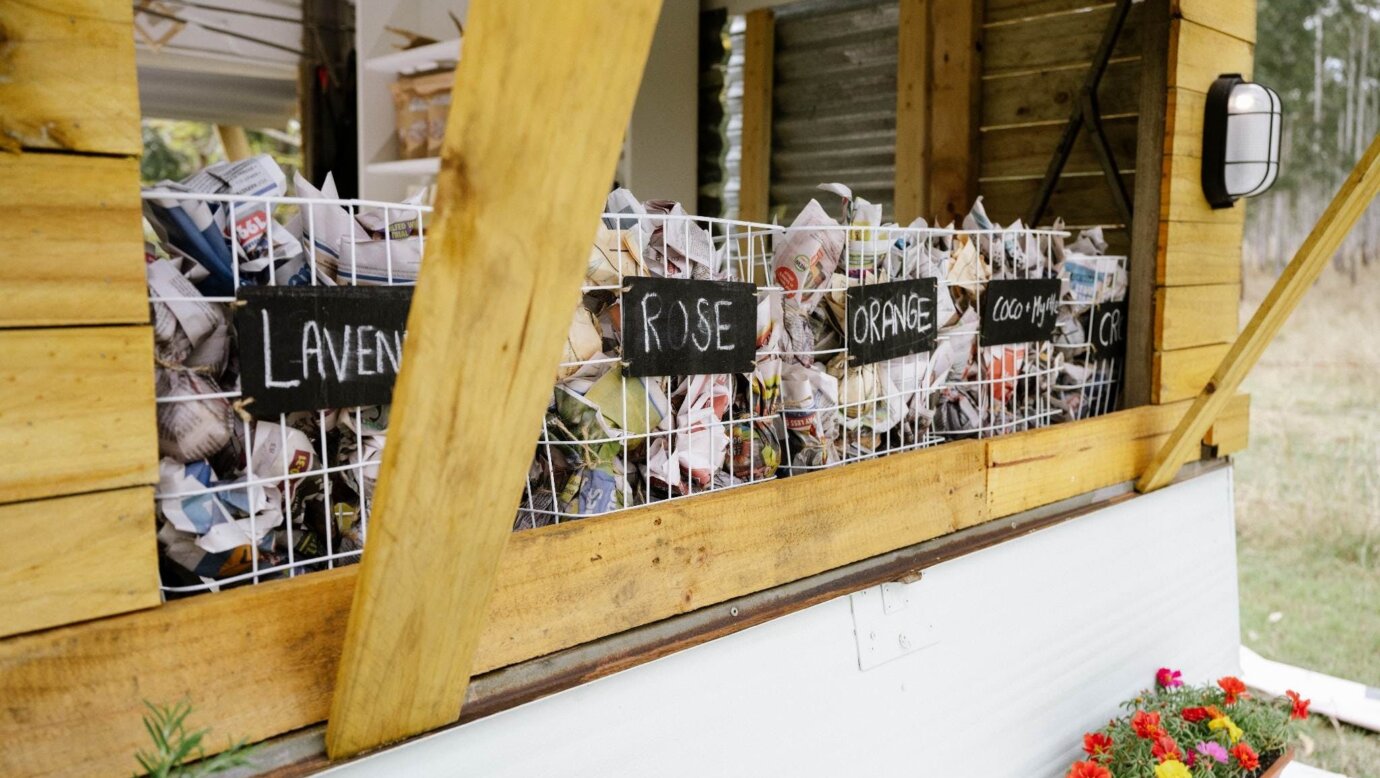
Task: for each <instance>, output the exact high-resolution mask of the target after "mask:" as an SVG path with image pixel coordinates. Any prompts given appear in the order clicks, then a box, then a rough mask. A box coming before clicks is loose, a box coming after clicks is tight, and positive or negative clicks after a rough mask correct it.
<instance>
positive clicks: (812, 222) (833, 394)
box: [773, 202, 946, 474]
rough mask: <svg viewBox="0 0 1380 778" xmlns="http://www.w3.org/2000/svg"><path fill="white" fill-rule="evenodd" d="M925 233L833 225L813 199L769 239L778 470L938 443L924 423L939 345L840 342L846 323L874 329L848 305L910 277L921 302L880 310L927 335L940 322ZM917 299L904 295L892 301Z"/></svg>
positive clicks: (930, 242)
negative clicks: (775, 310) (776, 316)
mask: <svg viewBox="0 0 1380 778" xmlns="http://www.w3.org/2000/svg"><path fill="white" fill-rule="evenodd" d="M935 235H936V233H935V232H934V231H930V230H921V229H911V228H900V227H877V226H857V225H854V226H849V225H846V224H845V225H840V224H837V223H836V222H834V220H833V219H831V218H829V217H828V216H826V215H825V214H824V211H823V209H822V208H821V207H820V206H819V205H818V203H817V202H811V204H810V205H809V206H808V207H807V208H806V209H805V210H804V211H803V212H802V213H801V214H800V216H799V217H798V218H797V219H796V220H795V221H794V222H793V223H792V225H791V226H790V227H788V228H786V229H784V230H781V231H779V233H778V234H777V235H776V240H775V251H774V261H773V267H774V273H775V274H776V277H777V279H778V283H780V284H782V285H784V286H786V287H788V291H787V292H786V294H785V299H784V319H785V321H784V323H785V329H786V338H785V342H786V344H787V347H786V350H785V351H784V352H783V356H784V357H785V366H784V368H783V371H782V395H783V397H784V407H783V409H782V418H783V421H784V427H785V434H784V435H783V438H784V440H785V443H786V460H785V461H786V465H785V467H786V471H787V472H788V473H790V474H800V473H805V472H810V471H813V470H820V469H824V468H829V467H835V466H837V465H841V464H845V463H848V462H856V461H860V460H863V459H869V458H872V457H876V456H882V455H885V454H892V453H897V452H901V451H907V450H911V449H915V448H922V447H925V446H929V445H933V444H935V443H938V442H941V441H942V438H940V437H938V436H936V435H935V434H933V429H932V421H933V417H934V398H935V396H936V393H937V392H938V390H939V388H940V386H941V385H942V383H943V381H944V380H945V374H946V370H945V368H944V366H943V365H942V364H939V360H942V358H943V353H944V350H943V348H942V347H939V348H926V349H925V350H923V351H918V352H914V353H905V354H902V355H899V356H894V357H891V358H881V359H879V358H878V356H879V355H877V354H871V355H864V354H863V353H860V352H862V351H863V350H864V349H863V346H864V344H861V343H858V342H855V341H853V340H850V338H849V331H850V322H853V324H852V325H851V326H852V327H853V328H854V329H855V330H860V329H866V328H867V327H873V329H874V330H875V325H876V323H877V322H876V321H875V319H876V318H877V317H870V318H869V312H868V311H866V310H862V311H860V310H858V309H859V307H861V306H866V305H867V303H866V302H861V301H863V300H866V299H868V298H867V295H869V294H872V295H880V296H881V298H882V299H887V300H888V301H891V300H892V299H893V298H890V297H888V295H887V294H886V293H883V292H882V291H881V290H883V289H886V288H888V287H892V288H894V287H895V286H896V285H897V282H904V281H916V280H930V281H932V286H931V288H930V294H929V297H928V298H927V299H929V302H924V301H920V305H919V307H918V308H915V309H910V310H905V311H904V312H902V308H901V307H900V306H891V307H890V310H891V312H892V313H893V315H894V314H896V313H900V317H899V318H910V319H911V323H912V324H915V325H918V328H921V329H928V330H929V331H930V334H931V337H936V336H937V331H938V325H939V324H940V322H939V321H938V319H937V318H936V317H937V315H938V311H937V310H935V306H934V304H933V300H937V299H938V298H939V297H940V296H941V295H942V294H943V290H942V288H940V280H939V278H940V272H941V271H940V268H939V267H938V266H937V265H936V264H935V261H934V260H935V256H936V255H935V253H934V251H933V250H934V248H935ZM908 288H909V289H912V290H913V289H915V288H916V287H915V286H911V287H908ZM854 294H856V295H857V297H854V296H852V295H854ZM923 297H924V295H923V294H922V293H916V292H913V291H912V292H906V293H904V294H903V295H902V296H901V297H897V298H894V299H895V300H897V301H900V300H908V299H912V300H919V298H923ZM874 299H875V298H874ZM855 318H856V319H857V321H856V322H855V321H854V320H855ZM888 323H890V324H892V325H893V326H892V327H891V332H892V333H896V332H899V331H900V330H901V329H902V327H901V325H900V324H897V322H896V321H895V318H893V320H892V321H891V322H886V321H884V322H883V323H882V330H886V329H887V326H886V325H887V324H888ZM859 324H862V326H861V327H859ZM909 331H910V332H914V331H915V329H910V330H909ZM874 345H875V344H874Z"/></svg>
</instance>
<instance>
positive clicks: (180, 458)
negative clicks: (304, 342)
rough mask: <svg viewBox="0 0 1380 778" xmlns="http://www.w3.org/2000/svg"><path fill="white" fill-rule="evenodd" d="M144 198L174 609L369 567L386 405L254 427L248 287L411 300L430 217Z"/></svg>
mask: <svg viewBox="0 0 1380 778" xmlns="http://www.w3.org/2000/svg"><path fill="white" fill-rule="evenodd" d="M298 186H299V190H300V189H302V188H303V184H302V183H301V182H300V181H299V184H298ZM143 197H144V202H145V216H146V218H145V247H146V260H147V262H148V278H149V293H150V304H151V308H152V314H153V321H154V331H155V342H156V352H157V361H158V364H157V367H156V371H157V381H156V385H157V395H158V396H157V403H158V431H159V449H160V458H161V459H160V481H159V485H158V489H157V492H156V499H157V503H158V514H159V519H160V529H159V534H158V537H159V545H160V547H161V549H162V552H163V554H162V559H161V570H162V576H163V592H164V594H165V596H179V595H183V594H187V593H193V592H199V591H207V590H217V589H220V588H222V587H226V586H232V585H238V584H244V583H258V582H261V581H264V580H269V579H273V578H280V577H287V576H294V575H297V574H300V573H303V572H308V571H312V570H319V569H327V568H331V567H335V566H337V565H340V564H348V563H351V562H354V561H356V560H357V558H358V557H359V554H360V552H361V549H362V547H363V544H364V539H365V536H366V534H367V532H368V520H369V510H370V502H371V499H372V497H373V490H374V483H375V480H376V479H377V476H378V467H379V461H380V455H381V451H382V448H383V443H384V440H385V438H386V435H387V430H388V410H389V409H388V406H387V405H382V406H372V407H355V408H340V409H332V410H319V411H315V412H302V413H292V414H278V416H277V418H276V419H275V420H269V419H256V418H254V417H253V416H251V415H250V414H249V413H247V412H246V411H245V407H244V403H245V402H246V398H243V397H242V396H241V383H240V376H239V365H238V363H237V357H236V350H235V348H233V343H234V342H235V339H236V333H235V331H234V326H233V316H232V308H233V306H234V305H235V304H236V299H237V297H236V292H237V290H239V289H241V288H242V287H246V286H321V285H325V286H366V285H376V286H377V285H389V286H394V285H398V286H405V285H412V284H413V283H415V281H416V277H417V270H418V267H419V264H420V261H421V257H422V253H423V248H424V241H425V229H426V224H425V222H426V219H427V217H428V215H429V213H430V208H428V207H426V206H423V205H417V204H400V203H383V202H373V201H366V200H342V199H333V198H330V197H282V196H262V195H260V196H250V195H218V194H204V193H199V192H195V191H187V190H186V188H184V187H180V186H177V185H172V186H160V187H155V188H153V189H150V190H146V191H145V192H144V195H143ZM232 236H233V237H232Z"/></svg>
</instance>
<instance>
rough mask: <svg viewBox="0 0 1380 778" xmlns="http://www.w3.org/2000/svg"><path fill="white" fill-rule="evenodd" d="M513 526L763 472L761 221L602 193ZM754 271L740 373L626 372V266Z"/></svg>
mask: <svg viewBox="0 0 1380 778" xmlns="http://www.w3.org/2000/svg"><path fill="white" fill-rule="evenodd" d="M620 204H621V205H622V206H624V207H621V208H618V212H616V213H615V212H609V213H605V214H604V215H603V217H602V218H601V221H600V224H599V230H598V234H597V236H596V238H595V242H594V246H593V249H592V251H591V254H590V258H589V263H588V266H587V272H586V278H585V284H584V286H583V288H582V289H581V299H580V301H579V304H578V305H576V306H575V310H574V316H573V320H572V323H571V328H570V334H569V337H568V339H567V343H566V349H565V355H564V359H563V361H562V362H561V364H560V367H559V371H558V374H557V375H556V382H555V386H554V388H553V392H552V397H551V402H550V404H549V406H548V408H547V412H546V416H545V419H544V420H543V424H542V428H541V431H540V434H539V436H538V442H537V446H536V453H535V455H534V457H533V460H532V465H531V468H530V470H529V473H528V478H527V483H526V486H525V488H524V491H523V496H522V503H521V507H520V509H519V511H518V515H517V518H516V520H515V522H514V529H530V528H533V527H540V526H545V525H548V524H557V523H560V522H562V521H566V520H570V519H574V518H584V517H588V516H594V515H600V514H606V513H612V512H615V511H619V510H624V509H627V508H632V507H634V506H638V505H645V504H649V503H654V502H660V501H664V500H672V499H679V498H685V497H692V496H695V495H699V494H705V493H708V492H714V491H719V490H722V489H727V488H731V487H735V486H741V485H746V484H751V483H757V482H760V481H764V480H770V479H772V478H774V477H775V476H776V473H777V469H778V466H779V464H780V461H781V442H780V439H779V431H778V425H777V416H778V410H779V406H780V376H781V356H780V353H779V349H780V346H779V340H780V337H781V335H780V332H781V297H780V290H779V289H778V288H776V287H772V286H767V285H766V279H767V277H768V275H767V270H768V269H769V268H768V266H769V264H770V254H769V252H768V250H767V249H768V246H769V239H770V233H771V228H770V227H768V226H766V225H760V224H752V223H749V222H742V221H733V220H726V219H717V218H708V217H700V216H691V215H689V214H686V213H684V212H683V211H682V210H681V209H680V207H679V206H676V205H674V204H672V203H668V202H661V201H651V202H648V203H646V204H645V205H643V204H638V203H636V202H635V201H632V200H631V196H630V195H626V192H624V191H623V190H619V191H616V192H615V193H614V194H613V195H610V209H611V210H612V209H614V208H616V207H618V206H619V205H620ZM639 277H642V278H667V279H687V280H699V281H730V282H733V281H736V282H750V283H755V284H756V291H755V292H754V294H755V295H756V338H755V352H754V354H755V356H754V359H753V363H752V371H751V372H750V373H709V374H699V375H670V376H646V377H635V376H632V375H628V371H626V370H625V369H624V368H626V367H627V366H628V363H627V362H626V361H625V359H624V356H625V347H624V346H625V340H624V322H625V321H626V316H625V309H624V305H623V303H624V299H625V295H626V294H627V293H628V292H629V291H630V287H629V284H630V281H631V279H635V278H639Z"/></svg>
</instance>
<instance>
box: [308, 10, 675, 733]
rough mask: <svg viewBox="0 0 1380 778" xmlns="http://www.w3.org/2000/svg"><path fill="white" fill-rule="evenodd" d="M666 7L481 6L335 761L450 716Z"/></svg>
mask: <svg viewBox="0 0 1380 778" xmlns="http://www.w3.org/2000/svg"><path fill="white" fill-rule="evenodd" d="M660 8H661V0H562V2H560V3H550V2H544V1H543V0H473V2H472V3H471V4H470V9H469V19H468V21H469V24H468V25H467V27H468V30H467V34H466V36H465V55H464V57H462V58H461V61H460V64H459V68H458V69H457V72H456V77H455V90H454V92H453V94H454V99H453V101H452V104H451V108H450V118H449V123H448V124H447V127H446V138H445V144H444V147H443V150H442V155H441V157H442V160H441V172H440V175H439V177H438V179H437V196H436V223H435V226H433V227H432V228H431V229H430V230H429V231H428V233H427V257H426V261H425V262H424V263H422V269H421V275H420V278H419V279H418V282H417V288H416V292H415V294H414V296H413V298H412V310H411V312H410V314H409V318H408V339H407V354H406V359H405V360H404V361H403V365H402V370H401V372H400V373H399V375H398V381H397V385H396V388H395V389H394V394H393V428H392V430H390V432H391V434H390V435H389V443H388V447H387V449H385V452H384V455H383V464H382V472H381V473H380V475H379V481H378V491H377V494H376V496H375V500H374V510H373V515H372V516H371V520H370V522H369V542H368V548H367V549H366V550H365V552H364V558H363V560H362V563H361V565H360V571H359V577H358V581H357V583H356V585H355V593H354V600H353V602H352V605H351V609H350V619H349V624H348V626H347V628H346V632H345V644H344V649H343V653H342V655H341V658H340V669H339V673H338V675H337V679H336V688H335V694H334V697H333V699H332V700H331V711H330V720H329V723H328V724H327V728H326V746H327V750H328V752H329V754H330V756H331V758H333V759H334V758H340V757H345V756H350V755H353V754H357V753H359V752H361V751H365V750H368V749H371V748H376V747H378V746H381V745H384V744H386V743H390V742H394V741H397V740H401V739H403V738H405V737H408V736H410V735H415V734H418V733H421V732H425V731H427V730H431V729H435V728H437V727H440V726H444V725H446V724H450V723H452V722H454V721H456V720H457V719H458V718H459V716H460V703H461V701H462V700H463V699H464V696H465V688H466V686H467V685H468V683H469V675H470V669H471V664H472V661H473V658H474V655H475V650H476V648H477V645H478V641H479V637H480V630H481V627H482V624H483V621H484V619H485V617H486V615H487V611H488V608H489V602H490V596H491V594H492V591H493V585H494V576H495V573H496V572H497V570H498V566H499V557H500V556H501V555H502V553H503V548H504V545H505V544H506V542H507V539H508V536H509V534H510V533H511V530H512V524H513V516H514V515H515V514H516V511H517V507H518V501H519V499H520V496H521V491H522V478H523V473H524V472H525V471H526V469H527V465H528V459H529V458H530V455H531V446H530V445H526V443H525V442H526V441H529V440H531V437H532V430H535V429H538V425H539V423H540V421H541V416H542V413H543V409H544V406H545V404H546V399H547V397H548V396H549V395H550V392H551V381H552V380H553V376H554V375H555V370H556V365H557V363H558V362H559V360H560V350H561V344H562V342H563V340H564V338H565V335H566V330H567V328H568V326H569V323H570V311H571V308H572V306H574V305H575V304H576V301H578V299H579V291H580V283H581V278H582V276H583V274H584V263H585V257H586V255H587V254H588V252H589V241H590V240H591V238H592V237H593V235H594V230H595V226H596V223H597V222H596V220H597V219H598V215H599V212H600V209H601V206H602V203H603V199H604V194H605V193H606V192H607V190H608V183H609V181H610V180H611V179H612V176H613V171H614V166H615V164H616V162H617V159H618V147H619V145H620V143H621V141H622V138H623V132H624V129H625V128H626V126H627V123H628V118H629V117H630V116H631V114H632V105H633V100H634V98H635V96H636V94H637V88H638V85H639V83H640V81H641V78H642V70H643V67H644V66H645V65H646V61H647V53H648V51H649V49H650V48H651V41H652V32H653V30H654V28H655V26H656V20H657V15H658V13H659V11H660Z"/></svg>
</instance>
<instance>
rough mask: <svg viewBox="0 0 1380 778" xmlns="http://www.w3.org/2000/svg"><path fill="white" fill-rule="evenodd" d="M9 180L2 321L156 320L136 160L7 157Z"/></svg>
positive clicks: (0, 195)
mask: <svg viewBox="0 0 1380 778" xmlns="http://www.w3.org/2000/svg"><path fill="white" fill-rule="evenodd" d="M0 89H3V86H0ZM0 181H5V182H7V183H6V185H5V186H3V187H0V246H4V247H5V252H6V254H7V255H8V257H9V258H8V259H6V260H5V261H3V262H0V289H3V290H4V292H5V302H4V305H3V306H0V328H3V327H47V326H55V325H66V324H136V323H144V322H147V321H148V320H149V302H148V290H147V289H146V287H145V285H144V240H143V237H142V232H141V229H140V226H139V219H140V203H139V161H138V160H137V159H134V158H132V157H98V156H89V155H81V156H78V155H69V154H0ZM21 182H22V183H21ZM54 388H56V387H54Z"/></svg>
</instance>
